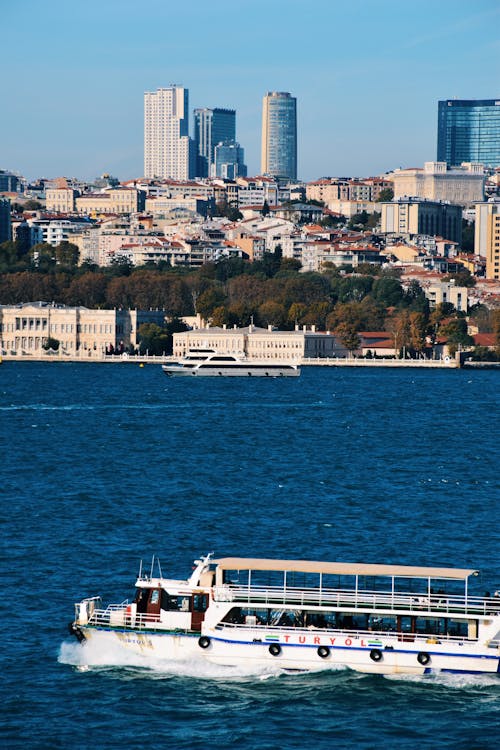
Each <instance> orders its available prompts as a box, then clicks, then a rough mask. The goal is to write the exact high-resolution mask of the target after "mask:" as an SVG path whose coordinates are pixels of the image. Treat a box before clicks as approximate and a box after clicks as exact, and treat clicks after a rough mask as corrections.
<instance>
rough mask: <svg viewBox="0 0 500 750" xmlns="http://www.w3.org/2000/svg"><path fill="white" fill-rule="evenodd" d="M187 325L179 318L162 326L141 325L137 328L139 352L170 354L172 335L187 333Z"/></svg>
mask: <svg viewBox="0 0 500 750" xmlns="http://www.w3.org/2000/svg"><path fill="white" fill-rule="evenodd" d="M187 329H188V327H187V325H186V324H185V323H184V322H183V321H182V320H179V318H175V317H174V318H172V319H171V320H170V321H168V322H167V323H165V324H164V325H162V326H159V325H157V324H156V323H142V325H140V326H139V328H138V331H137V333H138V338H139V351H140V353H141V354H144V353H145V352H146V351H147V352H148V354H156V355H158V354H172V351H173V334H174V333H178V332H179V331H187Z"/></svg>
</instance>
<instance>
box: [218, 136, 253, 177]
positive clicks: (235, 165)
mask: <svg viewBox="0 0 500 750" xmlns="http://www.w3.org/2000/svg"><path fill="white" fill-rule="evenodd" d="M212 172H213V173H212V177H221V178H222V179H224V180H235V179H236V178H237V177H246V176H247V168H246V166H245V154H244V150H243V149H242V148H241V146H240V144H239V143H236V141H230V140H226V141H220V142H219V143H218V144H217V145H216V146H215V149H214V162H213V165H212Z"/></svg>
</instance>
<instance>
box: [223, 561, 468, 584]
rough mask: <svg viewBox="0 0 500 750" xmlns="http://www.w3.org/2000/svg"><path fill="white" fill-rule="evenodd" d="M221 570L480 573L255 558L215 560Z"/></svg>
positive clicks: (448, 576)
mask: <svg viewBox="0 0 500 750" xmlns="http://www.w3.org/2000/svg"><path fill="white" fill-rule="evenodd" d="M214 562H216V563H217V566H218V568H219V569H220V570H269V571H271V570H273V571H283V572H293V573H323V574H326V575H341V576H387V577H390V578H433V579H445V580H457V581H464V580H466V579H467V578H468V577H469V576H471V575H475V574H477V572H478V571H477V570H474V569H464V568H417V567H413V566H411V565H374V564H370V563H367V564H365V563H338V562H315V561H312V560H269V559H264V558H251V557H223V558H221V559H220V560H214Z"/></svg>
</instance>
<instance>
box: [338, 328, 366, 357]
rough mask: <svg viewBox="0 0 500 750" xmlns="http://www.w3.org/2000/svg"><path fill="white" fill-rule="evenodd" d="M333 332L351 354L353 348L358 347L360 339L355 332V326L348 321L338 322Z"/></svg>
mask: <svg viewBox="0 0 500 750" xmlns="http://www.w3.org/2000/svg"><path fill="white" fill-rule="evenodd" d="M334 333H335V335H336V336H338V337H339V339H340V341H341V342H342V344H343V345H344V346H345V348H346V349H347V351H349V352H350V353H351V354H352V352H353V351H354V350H355V349H358V347H359V345H360V343H361V339H360V338H359V336H358V334H357V331H356V328H355V326H353V325H351V324H349V323H340V325H338V326H337V328H336V329H335V331H334Z"/></svg>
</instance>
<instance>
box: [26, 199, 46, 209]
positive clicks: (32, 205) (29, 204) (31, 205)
mask: <svg viewBox="0 0 500 750" xmlns="http://www.w3.org/2000/svg"><path fill="white" fill-rule="evenodd" d="M41 208H43V206H42V204H41V203H40V201H36V200H34V199H33V198H30V199H29V200H28V201H26V203H24V204H23V205H22V210H23V211H39V210H40V209H41Z"/></svg>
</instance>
